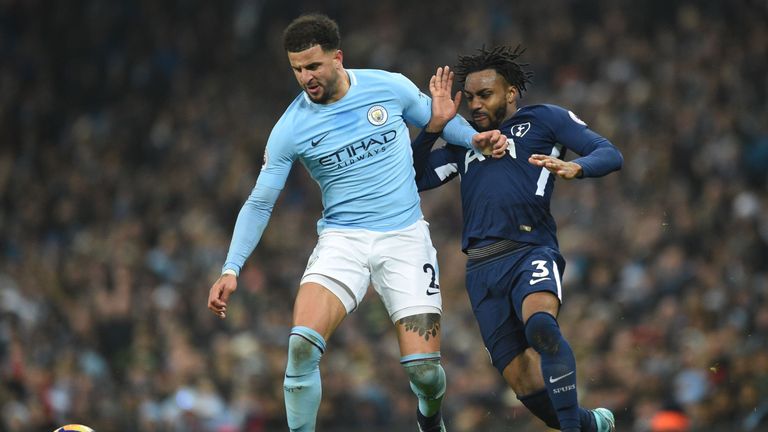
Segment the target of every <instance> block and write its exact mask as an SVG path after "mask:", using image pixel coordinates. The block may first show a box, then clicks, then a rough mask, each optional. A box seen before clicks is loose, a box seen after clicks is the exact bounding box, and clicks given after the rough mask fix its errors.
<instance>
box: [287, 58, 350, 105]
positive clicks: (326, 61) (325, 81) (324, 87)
mask: <svg viewBox="0 0 768 432" xmlns="http://www.w3.org/2000/svg"><path fill="white" fill-rule="evenodd" d="M341 60H342V53H341V50H333V51H323V48H322V47H321V46H320V45H314V46H312V48H308V49H305V50H304V51H299V52H288V61H289V62H290V63H291V68H292V69H293V74H294V75H295V76H296V80H297V81H298V82H299V85H300V86H301V88H302V89H304V91H305V92H307V95H308V96H309V98H310V99H312V102H315V103H320V104H326V103H330V102H335V101H337V100H339V99H341V97H342V96H343V94H339V93H340V92H339V82H340V81H341V77H342V71H343V68H342V63H341Z"/></svg>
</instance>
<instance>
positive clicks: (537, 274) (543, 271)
mask: <svg viewBox="0 0 768 432" xmlns="http://www.w3.org/2000/svg"><path fill="white" fill-rule="evenodd" d="M531 265H532V266H534V267H536V270H537V271H534V272H533V273H532V274H531V280H530V281H529V282H528V283H529V284H531V285H536V284H537V283H539V282H543V281H545V280H552V278H551V277H549V269H548V268H547V267H546V265H547V262H546V261H544V260H536V261H533V262H531Z"/></svg>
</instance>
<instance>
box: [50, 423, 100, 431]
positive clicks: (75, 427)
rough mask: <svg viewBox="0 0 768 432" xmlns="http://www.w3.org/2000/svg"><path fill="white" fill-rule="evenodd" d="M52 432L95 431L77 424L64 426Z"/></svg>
mask: <svg viewBox="0 0 768 432" xmlns="http://www.w3.org/2000/svg"><path fill="white" fill-rule="evenodd" d="M53 432H95V431H94V430H93V429H91V428H89V427H88V426H83V425H79V424H68V425H66V426H62V427H60V428H58V429H56V430H55V431H53Z"/></svg>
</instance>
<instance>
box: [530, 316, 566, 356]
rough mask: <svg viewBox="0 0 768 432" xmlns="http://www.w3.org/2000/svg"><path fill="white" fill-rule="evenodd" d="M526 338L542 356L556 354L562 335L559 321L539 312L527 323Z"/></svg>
mask: <svg viewBox="0 0 768 432" xmlns="http://www.w3.org/2000/svg"><path fill="white" fill-rule="evenodd" d="M525 338H526V339H527V340H528V343H529V344H530V345H531V347H532V348H533V349H535V350H536V351H538V352H539V353H542V354H555V353H557V350H558V349H559V347H560V341H561V340H562V335H561V334H560V327H559V326H558V325H557V320H555V317H553V316H552V315H550V314H548V313H546V312H537V313H535V314H533V315H531V317H530V318H528V322H526V323H525Z"/></svg>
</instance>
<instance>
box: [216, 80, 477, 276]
mask: <svg viewBox="0 0 768 432" xmlns="http://www.w3.org/2000/svg"><path fill="white" fill-rule="evenodd" d="M346 72H347V74H348V75H349V80H350V87H349V90H348V91H347V93H346V94H345V95H344V96H343V97H342V98H341V99H339V100H338V101H335V102H333V103H329V104H317V103H314V102H312V101H311V100H310V98H309V97H308V96H307V95H306V93H304V92H303V91H302V92H301V94H299V96H297V97H296V99H294V101H293V102H292V103H291V105H290V106H289V107H288V109H286V111H285V113H284V114H283V116H282V117H281V118H280V120H279V121H278V122H277V124H276V125H275V127H274V128H273V129H272V133H271V134H270V136H269V141H268V142H267V149H266V152H265V157H264V165H263V166H262V169H261V173H260V174H259V177H258V179H257V181H256V187H255V188H254V190H253V192H252V193H251V196H250V197H249V199H248V201H246V203H245V205H243V208H242V209H241V211H240V214H239V215H238V220H237V223H236V224H235V231H234V234H233V238H232V243H231V245H230V250H229V254H228V255H227V262H226V263H225V265H224V269H228V268H229V269H232V270H235V271H236V272H239V271H240V268H241V267H242V265H243V263H244V262H245V260H246V259H247V258H248V256H249V255H250V254H251V252H252V251H253V248H254V247H255V246H256V244H257V243H258V241H259V239H260V238H261V234H262V232H263V230H264V228H265V227H266V223H267V221H268V219H269V215H270V214H271V211H272V207H273V206H274V202H275V201H276V199H277V196H278V194H279V191H280V190H282V188H283V186H285V181H286V179H287V178H288V174H289V172H290V170H291V167H292V165H293V163H294V162H295V161H297V160H298V161H300V162H301V163H302V164H303V165H304V167H306V169H307V170H308V171H309V174H310V175H311V176H312V178H313V179H314V180H315V181H316V182H317V183H318V185H319V186H320V191H321V196H322V201H323V214H322V217H321V218H320V220H319V221H318V223H317V229H318V233H320V232H322V230H323V229H325V228H357V229H367V230H371V231H390V230H397V229H401V228H404V227H407V226H409V225H411V224H413V223H414V222H416V221H417V220H419V219H420V218H421V217H422V214H421V207H420V200H419V194H418V190H417V188H416V183H415V181H414V174H415V173H414V170H413V156H412V151H411V140H410V135H409V131H408V128H407V126H406V122H407V123H409V124H412V125H414V126H417V127H419V128H423V127H424V126H425V125H426V124H427V123H428V122H429V119H430V116H431V113H432V107H431V99H430V98H429V96H427V95H425V94H424V93H422V92H421V91H420V90H419V89H418V87H416V85H414V84H413V83H412V82H411V81H410V80H409V79H408V78H406V77H405V76H403V75H401V74H397V73H391V72H386V71H381V70H363V69H346ZM475 133H476V131H475V130H474V129H472V127H471V126H470V125H469V124H468V123H467V122H466V120H464V119H463V118H461V117H460V116H457V117H455V118H454V119H453V120H451V122H449V123H448V125H447V126H446V127H445V129H444V131H443V136H444V137H445V138H446V141H449V142H451V143H458V144H460V145H465V146H467V147H470V146H471V141H472V136H473V135H474V134H475Z"/></svg>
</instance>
